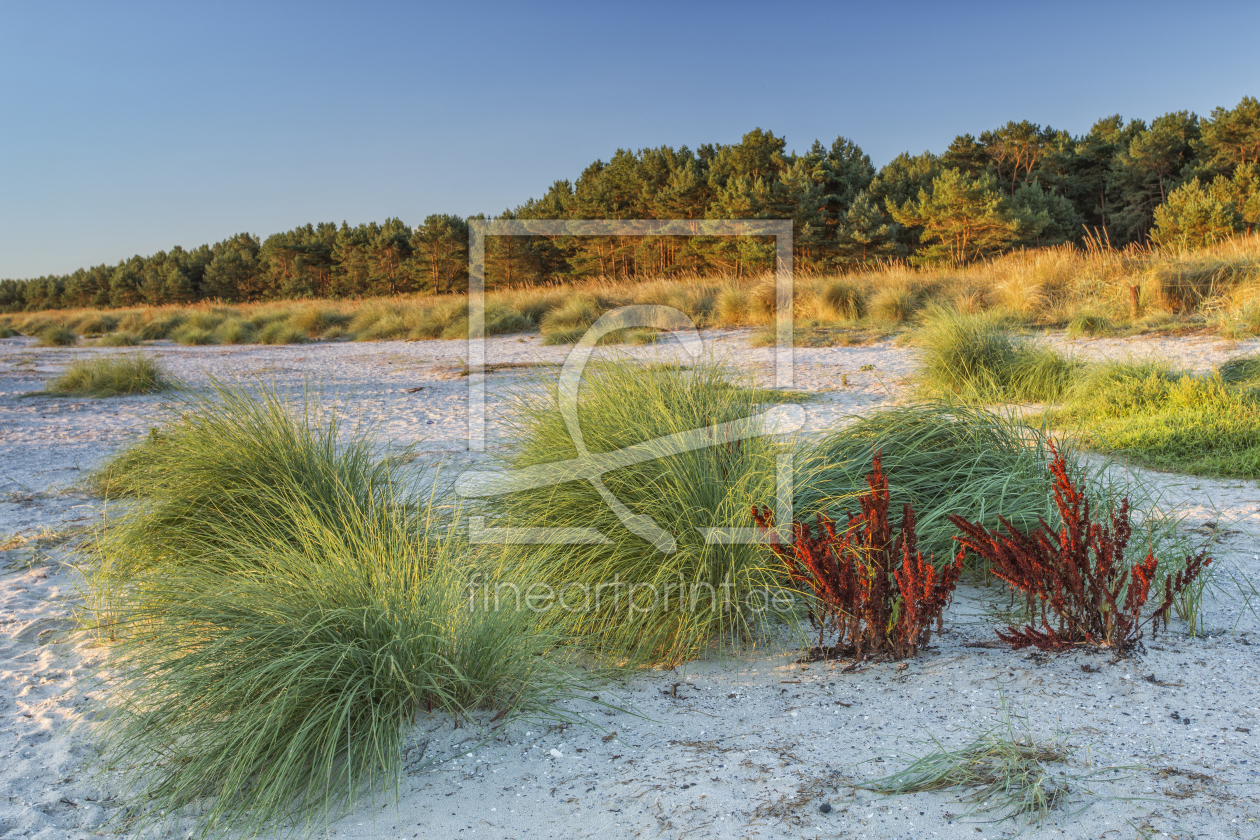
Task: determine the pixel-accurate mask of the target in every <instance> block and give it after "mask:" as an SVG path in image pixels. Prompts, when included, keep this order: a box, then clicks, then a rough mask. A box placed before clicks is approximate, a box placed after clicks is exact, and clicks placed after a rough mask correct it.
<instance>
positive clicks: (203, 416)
mask: <svg viewBox="0 0 1260 840" xmlns="http://www.w3.org/2000/svg"><path fill="white" fill-rule="evenodd" d="M171 411H172V414H171V417H172V422H171V423H170V424H169V425H168V426H167V427H165V428H164V429H162V430H161V431H160V432H157V433H155V434H153V435H152V436H151V438H150V439H149V440H147V441H145V442H143V443H142V444H141V446H140V447H139V448H138V449H136V450H132V451H130V452H127V453H124V454H123V455H122V456H120V460H119V461H116V462H115V463H114V464H113V465H111V466H110V467H107V468H106V471H107V472H110V473H111V477H110V479H109V482H108V483H109V484H110V485H112V487H113V489H115V490H117V491H121V492H131V493H133V494H135V497H136V500H135V502H134V503H133V504H132V505H131V506H130V507H129V508H128V510H127V511H126V512H125V513H123V514H122V515H121V516H119V517H115V518H112V519H111V520H110V522H109V524H108V527H107V528H106V530H105V532H104V534H103V535H102V537H101V538H100V539H99V541H98V544H97V554H96V565H95V568H94V569H93V571H92V574H91V577H90V584H91V591H90V598H89V603H90V605H91V609H92V610H93V611H94V612H93V615H94V617H95V621H96V628H97V630H98V632H99V633H100V634H101V635H102V638H105V639H108V640H109V642H108V644H109V657H108V663H107V664H106V665H105V666H104V667H106V668H108V669H109V671H110V673H111V679H110V686H111V689H110V692H109V696H110V700H111V704H112V708H113V709H114V716H113V717H112V718H111V719H110V721H109V726H107V727H105V729H104V733H105V737H106V742H107V744H106V751H105V762H106V765H107V766H110V767H114V768H117V769H119V770H124V771H125V772H126V773H127V775H128V777H129V781H130V782H131V792H132V797H133V798H132V803H133V808H132V809H129V811H128V813H129V816H130V818H131V819H132V820H135V821H136V822H137V823H138V824H140V825H142V826H149V827H153V826H162V827H169V825H170V824H172V823H174V822H176V821H178V820H179V819H181V818H184V819H186V820H187V821H189V822H191V823H192V824H193V825H194V826H195V828H196V829H197V830H198V831H200V832H204V833H207V834H223V833H227V832H228V831H229V830H230V831H244V832H245V833H247V834H248V833H250V832H252V831H256V830H259V829H261V828H262V827H264V826H271V825H278V826H285V825H287V826H290V827H292V828H293V829H294V830H312V829H311V827H312V826H318V825H321V824H323V823H324V822H326V821H327V820H328V819H330V818H333V817H335V816H338V815H339V814H341V813H343V812H344V811H345V809H347V808H349V807H352V806H353V805H354V803H355V802H356V801H357V800H358V799H359V798H360V797H362V796H363V795H365V794H373V795H375V794H376V793H379V792H381V791H382V790H388V789H390V788H395V789H396V785H397V782H398V779H399V773H400V768H401V756H402V749H403V742H404V737H405V735H406V733H407V732H408V730H409V729H410V727H411V726H412V725H413V724H414V721H415V719H416V717H417V715H419V714H424V713H428V712H443V713H446V714H449V715H454V716H456V717H457V718H458V719H462V720H464V721H465V722H466V723H467V722H471V721H472V719H473V716H474V715H475V713H476V711H477V710H479V709H498V710H500V711H502V712H504V714H509V713H510V714H511V715H521V714H539V715H542V716H544V717H549V718H552V719H555V718H556V717H557V716H558V715H560V716H562V715H563V713H562V712H560V711H559V710H558V709H556V708H555V707H554V706H553V705H552V704H550V703H548V702H547V700H548V699H549V698H550V697H551V696H552V694H553V693H554V692H559V691H563V690H564V689H565V688H566V686H568V685H570V684H571V683H572V682H573V680H572V678H571V677H569V676H568V675H567V672H565V671H564V670H562V669H561V668H559V667H558V664H557V662H556V660H555V658H554V657H553V656H552V655H551V651H552V650H553V648H554V646H555V641H556V640H555V638H554V636H553V635H549V634H548V633H547V632H546V631H545V630H544V629H542V628H540V627H539V625H538V623H537V622H536V621H535V620H534V618H533V617H532V615H531V614H530V613H529V612H525V611H515V610H507V609H505V610H493V609H470V606H469V598H468V592H469V582H470V579H471V578H472V576H473V575H474V573H475V571H477V570H478V568H479V565H478V562H477V560H476V555H475V552H473V551H472V550H471V549H470V547H469V545H468V544H467V542H466V541H465V540H464V539H463V538H462V536H461V534H462V530H461V529H460V527H459V525H458V522H459V518H458V516H457V514H456V513H455V512H453V511H451V510H449V509H447V508H444V507H443V506H442V505H439V504H437V503H435V499H436V498H437V497H436V496H417V495H415V494H414V493H412V492H411V491H410V490H409V489H408V488H407V487H406V486H405V485H403V484H402V483H400V482H399V480H398V477H397V476H396V475H395V474H394V472H393V470H392V468H391V466H390V464H389V462H387V461H383V460H380V459H378V458H376V457H375V456H374V455H373V452H374V451H375V450H374V447H373V445H372V444H371V442H370V441H369V440H368V439H367V438H366V437H364V436H362V435H359V434H355V433H353V432H349V433H346V432H343V430H342V429H341V427H340V426H339V425H338V424H337V422H336V421H335V418H331V417H329V416H328V415H327V414H326V413H324V412H321V411H319V410H317V409H316V408H315V407H313V406H311V405H310V404H309V403H307V404H303V403H300V402H299V403H297V404H291V403H288V402H286V401H284V400H282V399H280V398H279V397H277V396H276V395H275V394H274V393H270V392H267V391H265V390H261V391H260V390H257V389H247V388H244V387H240V386H235V385H222V384H220V385H217V386H216V387H215V388H213V389H211V390H210V391H209V392H206V393H186V394H182V395H181V396H180V397H179V398H178V399H177V400H176V401H175V402H174V403H172V406H171ZM131 827H132V828H134V827H135V825H134V824H133V825H132V826H131Z"/></svg>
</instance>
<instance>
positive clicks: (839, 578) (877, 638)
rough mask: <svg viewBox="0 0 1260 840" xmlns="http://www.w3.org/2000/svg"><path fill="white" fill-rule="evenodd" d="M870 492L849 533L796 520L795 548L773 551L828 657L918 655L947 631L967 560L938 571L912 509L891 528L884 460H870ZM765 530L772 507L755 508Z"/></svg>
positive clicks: (851, 517)
mask: <svg viewBox="0 0 1260 840" xmlns="http://www.w3.org/2000/svg"><path fill="white" fill-rule="evenodd" d="M872 468H873V471H872V473H871V474H870V475H869V476H867V478H866V482H867V485H868V487H869V491H868V492H867V493H866V494H864V495H862V496H861V497H860V498H859V500H858V501H859V504H860V506H861V510H860V512H859V513H857V514H852V513H850V514H847V516H848V521H849V524H848V528H847V529H845V530H844V532H843V533H837V532H836V522H835V520H833V519H831V518H830V517H829V516H827V515H826V514H825V513H820V514H818V515H817V517H816V522H815V525H814V527H812V528H811V527H810V525H809V523H807V522H800V521H793V522H792V542H791V543H790V544H789V545H771V550H772V551H774V553H775V554H776V555H777V556H778V557H779V559H780V560H782V562H783V564H784V569H785V571H786V572H787V575H788V576H789V577H790V578H791V580H792V581H793V582H794V583H795V584H797V585H798V586H800V587H801V588H802V589H803V590H804V591H806V592H808V593H809V594H810V595H811V596H812V597H811V605H810V613H809V615H810V620H811V621H812V622H813V623H814V625H815V626H816V627H817V628H818V647H819V650H820V651H821V652H822V653H823V655H826V656H838V655H841V654H844V653H851V654H853V655H855V656H858V657H864V656H876V655H879V656H886V657H888V658H890V659H904V658H906V657H908V656H913V655H914V654H915V652H917V651H918V649H919V648H920V647H922V646H923V645H924V644H926V643H927V641H928V640H929V639H930V638H931V635H932V622H933V621H935V622H936V624H937V626H938V628H939V627H940V625H941V613H942V612H943V611H944V609H945V607H946V606H947V605H948V604H949V600H950V597H951V595H952V594H953V591H954V587H955V586H956V585H957V583H958V576H959V574H960V572H961V571H962V556H961V555H960V556H959V557H958V558H957V560H956V561H955V562H954V563H952V564H949V565H946V566H945V568H944V569H941V570H940V571H938V570H937V569H936V568H935V566H933V564H932V561H931V559H930V558H929V559H924V557H923V555H922V553H920V552H919V550H918V538H917V535H916V534H915V519H914V509H913V508H912V507H911V506H910V505H908V504H907V505H906V506H905V507H904V509H903V511H902V518H901V526H900V528H899V529H898V532H897V534H896V536H895V537H894V535H893V529H892V526H891V525H890V524H889V522H888V507H889V493H888V479H887V478H886V477H885V475H884V471H883V467H882V465H881V464H880V458H879V454H878V453H876V455H875V456H874V458H873V459H872ZM753 517H754V518H755V519H756V521H757V524H758V525H759V526H761V527H762V528H763V529H770V528H773V527H774V516H773V514H772V513H771V512H770V509H769V508H762V509H761V510H758V509H757V508H756V507H754V508H753ZM828 628H830V629H833V630H835V631H836V632H837V633H838V637H837V639H836V643H835V645H834V646H833V647H831V648H826V647H824V645H823V642H824V639H825V636H826V632H827V630H828Z"/></svg>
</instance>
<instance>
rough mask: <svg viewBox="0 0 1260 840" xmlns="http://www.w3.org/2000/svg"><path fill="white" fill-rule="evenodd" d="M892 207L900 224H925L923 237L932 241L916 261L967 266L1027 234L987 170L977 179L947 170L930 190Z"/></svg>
mask: <svg viewBox="0 0 1260 840" xmlns="http://www.w3.org/2000/svg"><path fill="white" fill-rule="evenodd" d="M889 209H890V210H891V211H892V215H893V218H894V219H895V220H896V221H897V222H898V223H900V224H902V225H912V226H915V227H919V228H922V230H923V234H922V239H923V241H924V242H929V243H933V244H931V245H929V246H928V247H927V248H924V249H923V250H922V251H921V252H920V253H918V254H916V255H915V257H914V258H913V259H914V261H915V262H917V263H950V264H953V265H962V264H964V263H968V262H971V261H973V260H977V259H980V258H982V257H986V256H989V255H991V254H995V253H998V252H1000V251H1002V250H1004V249H1006V248H1008V247H1010V245H1012V244H1013V243H1015V242H1016V241H1018V240H1019V239H1020V237H1021V235H1022V234H1023V233H1024V232H1025V222H1024V220H1023V219H1022V218H1021V217H1020V216H1019V215H1018V214H1016V213H1015V212H1013V211H1012V209H1011V208H1010V207H1009V206H1008V204H1007V202H1006V200H1005V198H1004V197H1003V196H1002V191H1001V188H1000V187H999V185H998V182H997V180H996V179H995V178H994V177H993V176H992V175H989V174H987V173H986V174H984V175H981V176H978V177H972V176H970V175H967V174H965V173H963V172H959V171H958V170H956V169H946V170H945V171H944V172H942V173H941V174H940V175H938V176H937V177H936V179H935V180H934V181H933V182H932V188H931V190H927V189H922V190H920V191H919V197H918V198H917V199H910V200H907V201H906V202H905V203H904V204H902V205H901V206H900V207H897V206H894V205H890V206H889Z"/></svg>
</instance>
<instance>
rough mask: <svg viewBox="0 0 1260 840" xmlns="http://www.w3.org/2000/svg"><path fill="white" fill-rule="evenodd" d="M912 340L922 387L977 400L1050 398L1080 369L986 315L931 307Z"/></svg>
mask: <svg viewBox="0 0 1260 840" xmlns="http://www.w3.org/2000/svg"><path fill="white" fill-rule="evenodd" d="M918 341H919V344H920V346H921V356H922V373H921V377H922V380H923V382H924V384H925V385H926V386H927V387H928V389H929V390H931V391H933V392H935V393H937V394H942V395H952V396H956V397H960V398H963V399H967V400H975V401H979V402H1056V401H1058V400H1059V399H1060V398H1062V396H1063V394H1064V393H1065V392H1066V391H1067V388H1068V386H1069V385H1070V384H1071V382H1072V379H1073V377H1074V376H1075V374H1076V372H1077V371H1078V369H1079V367H1080V366H1079V365H1078V364H1077V363H1075V362H1073V361H1072V360H1070V359H1067V358H1065V357H1063V356H1061V355H1060V354H1058V353H1056V352H1055V351H1053V350H1050V349H1048V348H1045V347H1038V346H1035V345H1033V344H1031V343H1029V342H1028V341H1027V340H1025V339H1022V338H1020V337H1018V336H1016V335H1014V334H1013V333H1011V331H1010V327H1009V324H1008V323H1006V322H1004V320H1003V319H1002V318H1001V317H1000V316H995V315H992V314H987V313H986V314H975V315H968V314H964V313H961V312H959V311H957V310H954V309H944V308H935V309H933V310H932V311H931V312H930V313H929V315H928V317H927V320H926V322H925V324H924V326H923V329H922V330H921V332H920V333H919V335H918Z"/></svg>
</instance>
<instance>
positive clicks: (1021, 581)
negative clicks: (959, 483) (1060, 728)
mask: <svg viewBox="0 0 1260 840" xmlns="http://www.w3.org/2000/svg"><path fill="white" fill-rule="evenodd" d="M1051 451H1052V452H1053V453H1054V460H1053V461H1052V462H1051V464H1050V472H1051V474H1052V475H1053V476H1054V501H1055V505H1056V506H1057V507H1058V509H1059V517H1060V518H1061V519H1062V520H1063V525H1062V527H1061V528H1060V530H1059V532H1058V533H1057V534H1056V533H1055V532H1054V529H1052V528H1051V527H1050V526H1049V525H1047V524H1046V522H1045V520H1044V519H1043V520H1042V521H1041V525H1040V527H1038V528H1035V529H1033V531H1032V533H1030V534H1024V533H1022V532H1021V531H1020V530H1019V529H1017V528H1015V527H1014V526H1013V525H1011V523H1010V522H1008V521H1007V520H1006V519H1005V518H1002V517H999V520H1000V521H1001V523H1002V528H1003V530H1004V533H999V532H997V531H989V530H988V529H986V528H985V527H984V526H983V525H981V524H979V523H978V522H977V523H973V522H968V521H967V520H966V519H964V518H963V517H961V516H956V515H955V516H950V518H949V519H950V521H951V522H952V523H954V526H955V527H957V528H958V529H959V530H960V531H962V535H961V536H959V537H956V539H957V541H958V543H959V545H960V546H961V548H960V550H959V552H958V557H959V559H960V560H961V559H962V557H963V556H964V555H965V554H966V553H967V552H968V551H970V552H973V553H974V554H976V556H978V557H980V558H982V559H984V560H987V561H989V563H990V564H992V568H991V571H992V572H993V574H994V575H995V576H997V577H999V578H1001V579H1002V580H1004V581H1006V582H1007V583H1008V584H1010V585H1011V586H1012V587H1014V588H1015V589H1018V590H1019V591H1020V592H1022V593H1024V597H1025V598H1026V600H1027V604H1028V611H1029V614H1030V615H1036V616H1038V617H1039V618H1040V622H1041V627H1040V628H1038V627H1036V626H1034V624H1035V622H1034V623H1030V624H1027V625H1025V626H1024V628H1023V629H1020V628H1018V627H1014V626H1012V627H1008V628H1007V630H1006V632H1003V631H1001V630H999V631H998V637H999V638H1001V639H1002V641H1004V642H1006V643H1008V644H1010V645H1011V646H1012V647H1014V648H1016V649H1019V648H1023V647H1028V646H1030V645H1031V646H1033V647H1036V648H1038V649H1039V650H1044V651H1051V650H1065V649H1068V648H1071V647H1074V646H1077V645H1097V646H1100V647H1109V648H1111V649H1112V650H1113V651H1115V652H1116V653H1117V654H1119V655H1124V654H1125V653H1127V652H1128V651H1129V650H1131V649H1132V648H1133V647H1134V646H1135V645H1137V644H1138V643H1139V642H1140V640H1141V638H1142V632H1143V629H1144V627H1145V626H1146V624H1148V623H1149V624H1150V628H1151V634H1152V635H1154V633H1155V631H1156V629H1157V628H1158V626H1159V624H1160V623H1161V622H1162V623H1163V624H1164V625H1165V626H1167V624H1168V613H1169V610H1170V609H1171V608H1172V605H1173V599H1174V598H1175V597H1176V596H1177V595H1178V594H1179V593H1180V592H1181V591H1182V590H1184V589H1185V588H1186V587H1188V586H1189V585H1190V584H1192V583H1193V582H1194V580H1195V578H1197V577H1198V576H1199V574H1200V573H1201V572H1202V571H1203V569H1204V568H1206V567H1207V566H1208V565H1210V564H1211V562H1212V560H1211V559H1210V558H1208V557H1206V556H1205V554H1204V552H1202V551H1201V552H1199V553H1198V554H1197V555H1194V556H1188V557H1186V560H1185V565H1184V567H1183V568H1182V570H1181V571H1180V572H1178V573H1177V575H1176V576H1175V577H1174V576H1173V575H1171V574H1170V575H1168V576H1167V577H1166V578H1165V580H1164V596H1163V599H1162V600H1161V601H1160V603H1159V607H1158V608H1157V609H1156V610H1155V611H1154V612H1153V613H1152V614H1151V615H1150V616H1149V617H1148V618H1147V619H1146V620H1145V621H1144V620H1143V619H1142V607H1143V606H1145V604H1146V601H1147V598H1148V597H1149V595H1150V591H1151V583H1152V581H1153V580H1154V577H1155V568H1156V566H1157V565H1158V561H1157V560H1156V559H1155V555H1154V554H1151V553H1150V552H1147V555H1146V557H1145V559H1143V560H1142V561H1141V562H1139V563H1134V564H1133V565H1132V567H1131V569H1130V568H1128V567H1127V566H1126V563H1125V560H1124V552H1125V548H1126V547H1127V546H1128V544H1129V537H1130V536H1131V535H1132V533H1133V528H1132V525H1131V524H1130V522H1129V500H1128V499H1123V500H1121V502H1120V505H1119V507H1118V508H1112V510H1111V511H1110V519H1111V525H1110V527H1108V526H1107V525H1102V524H1099V523H1095V522H1094V521H1093V519H1092V518H1091V514H1090V506H1089V499H1087V498H1085V495H1084V494H1083V493H1082V492H1081V490H1080V488H1078V487H1077V486H1076V485H1075V484H1073V483H1072V479H1071V477H1070V476H1069V475H1068V472H1067V461H1066V459H1064V457H1063V455H1062V454H1060V453H1059V451H1058V449H1056V448H1054V447H1053V446H1051ZM1049 613H1054V615H1055V617H1056V620H1057V626H1056V627H1052V626H1051V624H1050V621H1049Z"/></svg>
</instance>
